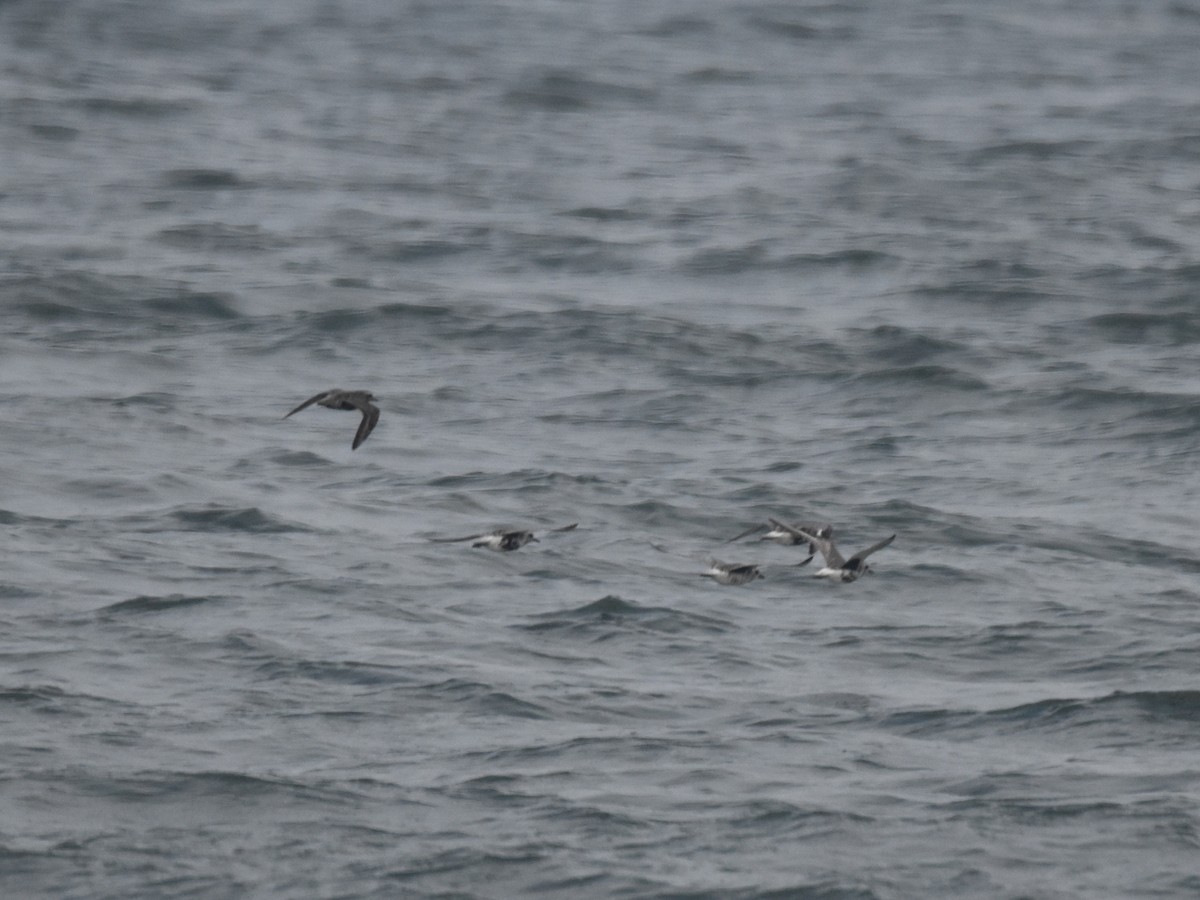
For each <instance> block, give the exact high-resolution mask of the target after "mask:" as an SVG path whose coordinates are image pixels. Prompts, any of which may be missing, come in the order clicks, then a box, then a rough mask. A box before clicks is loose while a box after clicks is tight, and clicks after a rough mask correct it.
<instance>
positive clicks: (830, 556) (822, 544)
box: [767, 519, 846, 569]
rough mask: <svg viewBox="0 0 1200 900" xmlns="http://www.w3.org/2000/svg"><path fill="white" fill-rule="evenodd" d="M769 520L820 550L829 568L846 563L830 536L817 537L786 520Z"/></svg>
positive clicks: (837, 567)
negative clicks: (789, 523)
mask: <svg viewBox="0 0 1200 900" xmlns="http://www.w3.org/2000/svg"><path fill="white" fill-rule="evenodd" d="M767 521H769V522H770V523H771V524H772V525H774V526H775V527H776V528H782V529H783V530H784V531H786V532H788V533H789V534H794V535H796V536H798V537H801V538H803V539H804V540H806V541H808V542H809V543H810V544H812V545H813V546H814V547H816V548H817V549H818V550H820V551H821V555H822V556H823V557H825V565H827V566H829V568H831V569H840V568H841V567H842V566H844V565H845V564H846V561H845V560H844V559H842V554H840V553H838V550H837V547H835V546H834V545H833V541H831V540H829V539H828V538H823V537H817V536H816V535H815V534H809V533H808V532H807V531H805V530H804V529H802V528H793V527H792V526H791V525H788V524H787V523H786V522H780V521H779V520H778V519H768V520H767Z"/></svg>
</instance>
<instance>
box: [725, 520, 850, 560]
mask: <svg viewBox="0 0 1200 900" xmlns="http://www.w3.org/2000/svg"><path fill="white" fill-rule="evenodd" d="M762 529H763V526H762V525H755V526H754V527H753V528H747V529H746V530H745V531H743V532H742V533H741V534H739V535H738V536H737V537H731V538H730V539H729V540H727V541H726V542H725V543H727V544H732V543H733V542H734V541H740V540H741V539H742V538H744V537H748V536H749V535H752V534H754V532H756V531H762ZM798 531H804V532H807V533H808V534H812V535H816V536H817V537H822V538H832V537H833V526H832V525H806V524H801V523H799V522H797V523H796V524H795V525H792V526H791V529H790V530H789V529H787V528H781V527H780V526H779V525H771V526H770V530H769V531H767V533H766V534H764V535H761V536H760V537H759V540H760V541H774V542H775V543H776V544H783V545H784V546H787V547H795V546H797V545H798V544H808V552H809V553H816V552H817V545H816V544H814V543H813V542H812V541H810V540H808V539H807V538H802V537H800V535H798V534H797V533H796V532H798Z"/></svg>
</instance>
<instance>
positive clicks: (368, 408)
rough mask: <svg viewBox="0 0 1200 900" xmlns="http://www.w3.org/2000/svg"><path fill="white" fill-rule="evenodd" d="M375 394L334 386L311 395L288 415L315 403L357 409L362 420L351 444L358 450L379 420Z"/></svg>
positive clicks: (336, 407)
mask: <svg viewBox="0 0 1200 900" xmlns="http://www.w3.org/2000/svg"><path fill="white" fill-rule="evenodd" d="M375 399H376V397H375V395H374V394H372V393H371V392H370V391H343V390H340V389H338V388H333V389H332V390H328V391H321V393H319V394H316V395H315V396H312V397H309V398H308V399H307V400H305V401H304V402H303V403H301V404H300V405H299V406H297V407H296V408H295V409H293V410H292V411H291V412H290V413H288V414H287V416H284V418H285V419H286V418H287V417H288V416H291V415H295V414H296V413H298V412H300V410H302V409H304V408H305V407H308V406H312V405H313V404H314V403H315V404H317V405H318V406H324V407H326V408H328V409H357V410H358V411H359V412H360V413H362V421H361V422H359V424H358V431H356V432H354V442H353V443H352V444H351V445H350V449H351V450H357V449H358V447H359V445H360V444H361V443H362V442H363V441H365V440H366V439H367V436H368V435H369V434H370V433H371V432H372V431H373V430H374V428H375V423H376V422H378V421H379V407H378V406H376V405H375V404H374V402H373V401H374V400H375Z"/></svg>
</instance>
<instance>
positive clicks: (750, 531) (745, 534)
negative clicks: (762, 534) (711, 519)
mask: <svg viewBox="0 0 1200 900" xmlns="http://www.w3.org/2000/svg"><path fill="white" fill-rule="evenodd" d="M756 531H762V525H755V526H753V527H752V528H747V529H746V530H745V531H743V532H742V533H741V534H739V535H737V536H736V537H731V538H730V539H729V540H727V541H723V542H722V543H726V544H732V543H733V542H734V541H740V540H741V539H742V538H744V537H748V536H749V535H752V534H754V532H756Z"/></svg>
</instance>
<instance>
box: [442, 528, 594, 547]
mask: <svg viewBox="0 0 1200 900" xmlns="http://www.w3.org/2000/svg"><path fill="white" fill-rule="evenodd" d="M578 527H579V523H578V522H573V523H571V524H570V525H564V526H563V527H562V528H551V529H550V530H549V531H548V532H546V533H547V534H557V533H559V532H563V531H573V530H574V529H576V528H578ZM430 540H431V541H433V542H434V543H435V544H454V543H457V542H459V541H474V543H473V544H471V546H472V547H487V548H488V549H489V550H520V549H521V548H522V547H524V546H525V545H526V544H529V543H534V544H540V543H541V541H539V540H538V539H537V538H536V537H535V536H534V533H533V532H532V531H528V530H526V529H523V528H496V529H493V530H492V531H481V532H480V533H479V534H468V535H464V536H463V537H452V538H430Z"/></svg>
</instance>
